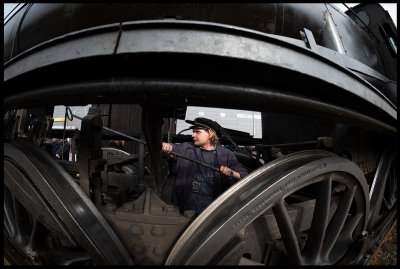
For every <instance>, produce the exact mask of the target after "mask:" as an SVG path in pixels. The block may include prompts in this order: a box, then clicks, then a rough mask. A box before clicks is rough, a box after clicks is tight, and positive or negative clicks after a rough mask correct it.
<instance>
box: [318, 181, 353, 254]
mask: <svg viewBox="0 0 400 269" xmlns="http://www.w3.org/2000/svg"><path fill="white" fill-rule="evenodd" d="M356 189H357V186H356V185H353V186H351V187H350V188H349V189H347V190H346V191H345V193H344V194H343V197H342V200H341V201H340V205H339V206H338V208H337V210H336V212H335V215H334V216H333V219H332V221H331V223H330V225H329V227H328V230H327V232H326V240H325V242H324V245H323V250H322V253H324V254H325V257H327V256H329V253H330V251H331V250H332V248H333V246H334V245H335V243H336V241H337V239H338V237H339V234H340V232H341V230H342V228H343V225H344V222H345V221H346V218H347V214H348V212H349V210H350V206H351V204H352V202H353V198H354V194H355V192H356Z"/></svg>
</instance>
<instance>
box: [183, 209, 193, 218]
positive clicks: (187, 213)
mask: <svg viewBox="0 0 400 269" xmlns="http://www.w3.org/2000/svg"><path fill="white" fill-rule="evenodd" d="M195 213H196V211H194V210H185V212H183V215H184V216H185V217H186V218H188V219H191V218H193V216H194V214H195Z"/></svg>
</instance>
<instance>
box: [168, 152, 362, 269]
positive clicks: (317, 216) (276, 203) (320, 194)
mask: <svg viewBox="0 0 400 269" xmlns="http://www.w3.org/2000/svg"><path fill="white" fill-rule="evenodd" d="M274 170H275V171H274ZM276 170H279V171H281V172H278V171H276ZM316 182H320V183H319V185H318V184H316V186H318V188H317V192H316V194H317V196H316V206H315V211H314V212H315V213H314V218H313V220H312V223H311V226H310V227H311V228H310V231H309V236H310V238H311V239H309V240H307V242H306V244H305V247H304V249H300V246H299V243H298V240H299V239H297V238H296V237H297V233H296V232H295V231H294V230H293V229H294V228H293V226H292V222H291V220H290V218H289V216H288V215H287V209H286V207H285V206H284V204H283V201H284V200H283V199H285V198H286V199H288V197H290V195H291V194H293V193H294V192H295V191H299V190H303V189H304V188H305V187H307V186H308V185H312V184H314V183H316ZM332 182H340V183H341V184H343V185H344V186H346V190H345V191H344V192H343V195H342V196H341V199H340V203H339V204H336V205H335V206H337V210H336V209H335V206H334V209H331V207H332V206H333V204H334V203H331V197H333V195H334V192H331V190H332V191H333V190H334V188H333V186H336V185H333V183H332ZM335 184H336V183H335ZM285 202H288V200H286V201H285ZM288 203H289V202H288ZM352 204H353V205H352ZM328 205H329V206H328ZM350 205H352V208H353V211H352V212H351V213H350V214H351V218H350V221H349V219H348V218H347V214H348V213H349V209H350ZM271 207H272V208H273V211H274V215H275V218H276V219H277V224H278V227H279V230H280V233H281V235H282V239H283V243H284V246H285V249H286V253H288V254H287V257H286V258H284V259H285V260H286V261H288V259H290V262H289V263H294V264H334V263H337V262H339V261H340V260H341V259H344V256H345V253H346V251H348V250H350V249H352V247H353V246H354V245H357V246H358V243H357V242H355V239H354V236H357V235H358V234H359V233H361V231H362V230H363V229H364V228H365V225H366V219H367V214H368V212H369V203H368V188H367V185H366V182H365V178H364V176H363V174H362V173H361V171H360V170H359V168H358V167H356V166H355V165H354V164H353V163H351V162H350V161H348V160H346V159H342V158H338V157H334V156H330V154H329V153H326V155H324V153H323V152H321V151H319V152H318V151H314V152H312V151H308V152H307V151H305V152H303V153H302V152H298V153H295V154H292V155H288V156H286V157H284V158H282V159H278V160H277V161H275V162H271V163H269V164H267V165H265V166H264V167H261V168H259V169H258V170H256V171H254V172H252V173H251V174H250V175H249V176H248V177H246V178H245V179H244V180H242V181H240V182H239V183H237V184H236V185H235V186H233V187H232V188H231V189H229V190H228V191H227V192H225V193H224V194H222V195H221V196H220V197H219V198H218V199H217V200H215V201H214V202H213V203H212V204H211V205H210V206H209V207H208V208H207V209H206V210H205V211H204V212H203V213H202V214H201V215H200V216H199V217H198V218H197V219H196V220H195V221H194V222H193V223H192V224H191V226H190V227H188V229H187V230H186V231H185V232H184V234H182V236H181V237H180V239H179V240H178V241H177V243H176V245H175V246H174V248H173V249H172V250H171V252H170V255H169V257H168V259H167V261H166V263H167V264H208V263H209V262H211V261H213V262H215V261H218V260H219V259H221V258H222V257H219V256H218V255H219V253H221V250H222V249H223V248H224V247H226V244H227V242H229V241H230V239H233V238H235V236H237V237H240V235H239V234H240V233H241V231H242V229H244V227H246V226H247V225H249V224H250V223H252V222H253V221H255V219H257V218H258V217H259V216H260V215H261V214H262V213H263V212H265V210H267V209H268V208H271ZM228 212H230V213H228ZM232 212H234V213H232ZM335 212H336V213H335ZM310 221H311V220H310ZM345 221H348V222H346V225H344V223H345ZM328 223H329V225H328ZM321 225H322V226H321ZM222 238H223V239H222ZM262 245H263V244H262V243H261V244H260V246H262ZM352 245H353V246H352ZM211 247H212V249H213V253H214V255H210V252H209V251H208V250H209V249H210V248H211ZM359 251H360V249H359ZM351 252H352V251H351ZM224 253H226V250H224ZM351 255H354V253H352V254H351ZM351 255H350V256H351ZM357 255H358V253H357ZM285 256H286V255H285ZM353 258H354V257H353ZM345 259H346V261H348V262H350V260H351V258H350V257H346V258H345ZM258 262H260V261H258ZM353 262H354V261H353Z"/></svg>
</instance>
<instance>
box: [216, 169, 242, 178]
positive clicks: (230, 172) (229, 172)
mask: <svg viewBox="0 0 400 269" xmlns="http://www.w3.org/2000/svg"><path fill="white" fill-rule="evenodd" d="M219 172H220V173H221V174H223V175H225V176H228V177H229V176H235V177H237V178H240V174H239V173H238V172H235V171H233V170H232V169H230V168H229V167H226V166H221V167H220V168H219Z"/></svg>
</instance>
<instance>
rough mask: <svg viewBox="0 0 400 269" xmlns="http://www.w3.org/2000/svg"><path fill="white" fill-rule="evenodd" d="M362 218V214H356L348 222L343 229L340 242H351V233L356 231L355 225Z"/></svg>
mask: <svg viewBox="0 0 400 269" xmlns="http://www.w3.org/2000/svg"><path fill="white" fill-rule="evenodd" d="M362 216H363V214H362V213H358V214H356V215H354V216H353V217H352V218H351V219H350V220H349V222H348V223H347V224H346V225H345V227H344V228H343V231H342V233H341V236H340V240H347V241H349V242H351V241H353V232H354V230H355V229H356V227H357V224H358V223H359V222H360V220H361V218H362Z"/></svg>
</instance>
